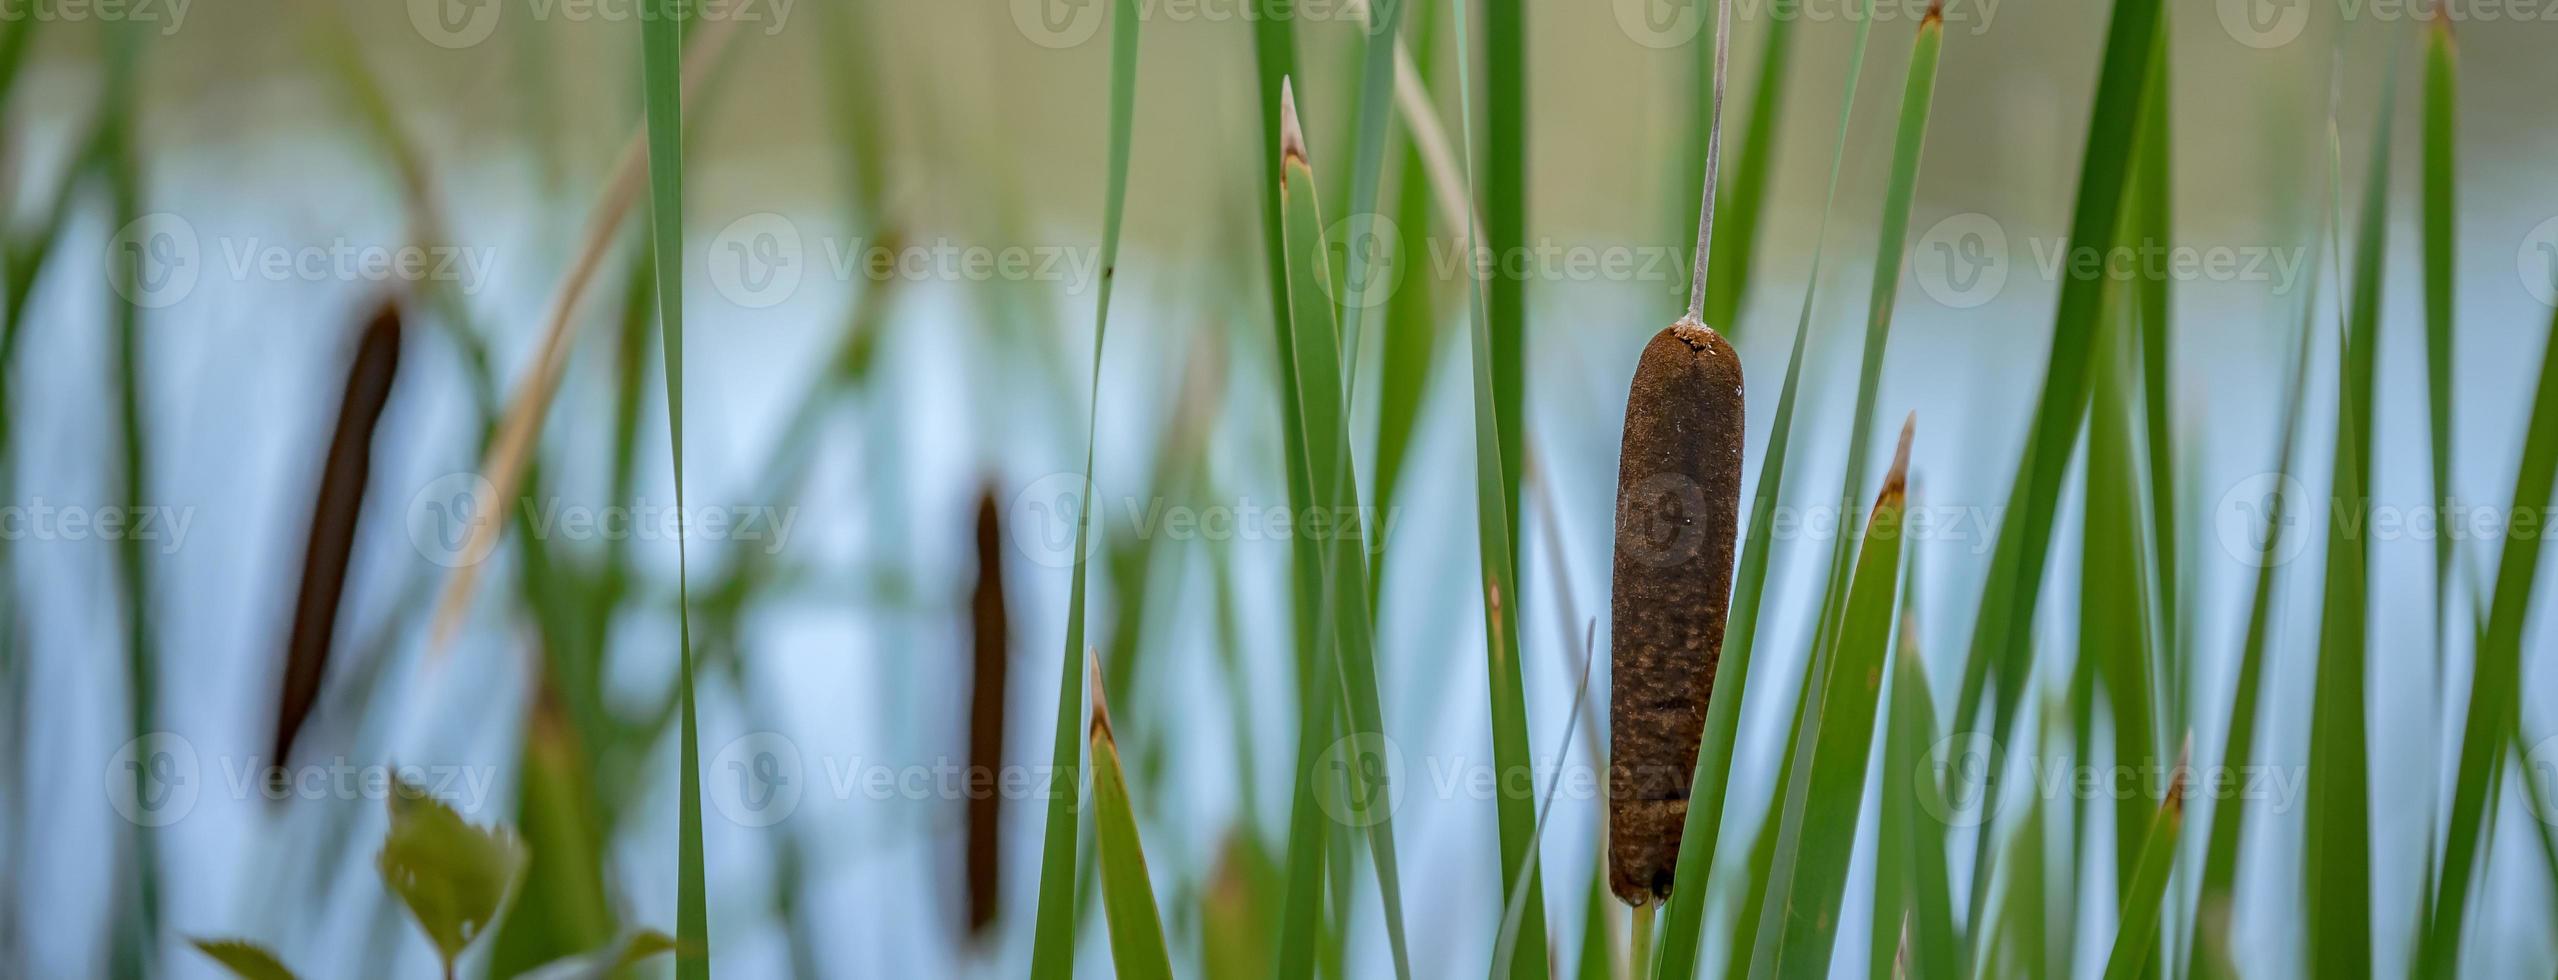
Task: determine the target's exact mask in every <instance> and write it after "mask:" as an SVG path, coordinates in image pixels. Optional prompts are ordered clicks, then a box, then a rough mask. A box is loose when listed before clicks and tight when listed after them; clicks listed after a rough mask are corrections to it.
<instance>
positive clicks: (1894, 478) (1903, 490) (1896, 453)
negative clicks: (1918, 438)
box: [1883, 412, 1918, 500]
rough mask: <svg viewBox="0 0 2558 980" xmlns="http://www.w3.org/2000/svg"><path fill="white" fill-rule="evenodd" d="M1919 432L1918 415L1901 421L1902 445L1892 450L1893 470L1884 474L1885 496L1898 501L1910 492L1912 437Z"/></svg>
mask: <svg viewBox="0 0 2558 980" xmlns="http://www.w3.org/2000/svg"><path fill="white" fill-rule="evenodd" d="M1917 430H1918V413H1917V412H1911V413H1910V414H1909V417H1908V418H1905V419H1902V420H1901V444H1900V446H1899V447H1897V448H1895V449H1893V450H1892V468H1891V469H1890V470H1888V471H1886V472H1885V473H1884V474H1883V496H1885V497H1887V498H1891V499H1894V500H1898V499H1900V498H1902V497H1904V496H1907V495H1908V494H1909V492H1910V436H1911V435H1912V434H1914V433H1915V432H1916V431H1917Z"/></svg>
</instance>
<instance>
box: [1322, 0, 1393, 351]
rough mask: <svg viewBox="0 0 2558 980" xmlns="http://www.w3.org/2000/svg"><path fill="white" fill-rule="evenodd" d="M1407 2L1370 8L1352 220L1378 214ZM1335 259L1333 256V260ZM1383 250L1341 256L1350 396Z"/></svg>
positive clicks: (1353, 153)
mask: <svg viewBox="0 0 2558 980" xmlns="http://www.w3.org/2000/svg"><path fill="white" fill-rule="evenodd" d="M1403 8H1404V4H1403V3H1402V0H1386V2H1383V3H1377V4H1371V5H1369V6H1368V16H1367V23H1366V25H1365V27H1364V28H1363V29H1362V32H1363V33H1364V34H1365V35H1366V37H1365V39H1364V40H1363V41H1362V43H1361V50H1360V58H1359V107H1358V110H1357V113H1358V116H1357V118H1358V122H1357V124H1356V125H1357V126H1358V130H1357V132H1356V135H1355V138H1354V139H1353V141H1352V145H1351V150H1350V215H1351V217H1352V218H1353V219H1356V218H1357V217H1358V216H1360V215H1373V214H1375V213H1377V184H1378V182H1379V181H1380V180H1381V179H1383V171H1384V169H1385V159H1386V142H1387V124H1388V123H1389V122H1392V121H1393V118H1394V73H1395V47H1396V44H1397V41H1396V40H1395V38H1396V35H1397V33H1398V31H1399V30H1400V29H1401V27H1402V24H1403ZM1327 257H1329V256H1327ZM1376 258H1377V251H1376V250H1375V249H1370V248H1345V249H1344V250H1343V253H1342V255H1341V261H1342V263H1343V270H1342V272H1343V275H1342V278H1341V282H1340V284H1339V285H1340V287H1341V288H1339V289H1336V290H1334V291H1333V293H1334V296H1335V298H1337V299H1338V300H1339V302H1340V305H1339V306H1338V307H1336V314H1337V316H1338V318H1339V322H1340V324H1341V343H1340V345H1339V346H1340V348H1341V356H1342V361H1343V365H1344V366H1343V368H1342V377H1343V378H1344V379H1345V383H1344V384H1343V386H1342V390H1343V391H1345V392H1348V391H1354V390H1357V387H1358V384H1357V378H1358V377H1359V369H1358V360H1359V350H1360V347H1359V326H1360V323H1361V321H1363V320H1365V319H1366V318H1367V315H1368V313H1369V307H1371V306H1373V305H1375V302H1374V300H1373V299H1372V298H1371V297H1370V295H1369V292H1370V290H1371V289H1372V288H1374V287H1375V285H1376V284H1377V270H1376V269H1375V268H1373V266H1374V260H1375V259H1376Z"/></svg>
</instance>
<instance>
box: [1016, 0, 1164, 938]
mask: <svg viewBox="0 0 2558 980" xmlns="http://www.w3.org/2000/svg"><path fill="white" fill-rule="evenodd" d="M1138 28H1139V21H1138V17H1137V5H1136V0H1117V2H1116V3H1113V4H1112V5H1111V12H1110V163H1109V169H1108V170H1106V171H1104V173H1105V175H1106V176H1105V178H1104V179H1105V181H1106V184H1107V186H1106V189H1105V191H1104V193H1103V202H1102V219H1101V220H1102V225H1101V228H1102V231H1101V283H1100V289H1099V290H1098V291H1097V295H1096V297H1095V299H1094V301H1093V329H1092V374H1091V377H1092V381H1091V389H1092V395H1091V397H1090V399H1089V400H1088V401H1087V402H1086V404H1085V408H1084V412H1085V414H1084V431H1085V437H1084V471H1083V483H1082V488H1081V495H1080V497H1079V498H1078V499H1080V500H1083V501H1085V502H1086V505H1085V506H1079V507H1077V508H1075V550H1074V551H1073V552H1072V554H1074V555H1077V556H1082V555H1086V554H1090V553H1091V552H1090V551H1089V550H1088V549H1087V541H1088V540H1089V539H1090V536H1091V534H1092V510H1093V508H1092V507H1091V506H1090V502H1091V501H1092V499H1093V492H1092V461H1093V446H1094V444H1095V443H1097V442H1099V441H1100V426H1099V420H1100V417H1101V416H1100V412H1101V355H1102V351H1103V349H1104V347H1105V341H1106V340H1107V339H1108V337H1109V334H1110V292H1111V285H1112V283H1113V282H1114V280H1116V279H1117V276H1116V275H1115V273H1116V271H1117V269H1118V265H1119V231H1120V219H1121V216H1122V214H1123V212H1124V211H1125V210H1126V205H1127V200H1128V155H1129V140H1130V135H1131V133H1133V132H1134V130H1135V124H1136V118H1135V117H1136V101H1137V35H1138ZM1089 564H1090V563H1089V562H1086V561H1081V560H1078V561H1076V562H1075V564H1074V570H1073V571H1072V572H1071V573H1070V576H1069V584H1068V586H1067V590H1066V594H1067V598H1066V640H1065V652H1064V653H1063V654H1062V655H1061V656H1060V657H1059V660H1060V664H1059V671H1058V679H1057V728H1056V732H1055V735H1054V739H1053V741H1052V742H1051V743H1050V745H1051V749H1050V755H1049V773H1050V776H1049V779H1050V784H1049V791H1048V815H1047V820H1046V826H1045V829H1044V831H1043V843H1042V845H1041V849H1040V858H1039V904H1038V912H1037V917H1036V924H1035V925H1034V927H1033V931H1032V936H1031V953H1030V968H1031V975H1032V976H1034V977H1038V978H1041V980H1051V978H1064V977H1069V976H1072V975H1074V971H1075V848H1076V846H1077V830H1076V826H1077V823H1076V822H1077V820H1078V818H1079V816H1080V810H1081V809H1082V808H1081V807H1080V806H1079V805H1078V804H1079V799H1078V797H1079V796H1080V795H1081V792H1082V778H1083V777H1082V768H1081V766H1080V762H1081V755H1082V753H1081V752H1080V746H1081V743H1082V739H1081V738H1080V737H1079V732H1078V731H1077V730H1078V729H1079V728H1080V727H1081V726H1080V724H1079V722H1080V721H1081V720H1082V719H1081V716H1082V714H1083V706H1084V692H1083V686H1082V681H1083V677H1084V672H1083V671H1082V670H1079V669H1077V667H1078V666H1079V665H1078V664H1077V663H1076V661H1077V660H1080V659H1082V657H1083V656H1084V652H1083V651H1084V607H1085V600H1084V589H1085V566H1087V565H1089Z"/></svg>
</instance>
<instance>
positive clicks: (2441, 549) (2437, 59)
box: [2424, 10, 2460, 683]
mask: <svg viewBox="0 0 2558 980" xmlns="http://www.w3.org/2000/svg"><path fill="white" fill-rule="evenodd" d="M2459 104H2460V95H2459V65H2458V60H2457V57H2456V54H2455V52H2454V50H2453V48H2452V43H2451V22H2450V21H2449V20H2445V19H2443V18H2442V17H2441V16H2440V10H2437V11H2436V17H2435V18H2434V22H2433V28H2432V30H2431V31H2429V32H2428V33H2427V34H2426V38H2425V99H2424V113H2425V116H2424V127H2425V133H2424V154H2425V163H2424V167H2425V169H2424V235H2425V256H2424V261H2425V379H2426V385H2425V391H2426V394H2427V395H2428V396H2429V397H2428V407H2429V408H2430V409H2431V410H2432V412H2431V418H2432V421H2433V433H2432V435H2433V440H2432V441H2433V450H2434V472H2433V478H2434V483H2433V487H2434V499H2436V500H2442V499H2446V498H2448V497H2450V496H2451V458H2452V424H2451V422H2452V394H2451V383H2452V381H2451V373H2452V372H2451V364H2452V345H2453V333H2452V295H2453V288H2454V287H2453V283H2452V268H2453V265H2454V248H2455V246H2456V244H2457V242H2458V229H2457V227H2456V225H2457V223H2458V217H2459V214H2458V210H2457V208H2458V203H2457V195H2456V193H2455V191H2454V186H2455V185H2456V183H2457V181H2458V176H2459V171H2458V167H2457V166H2456V165H2455V163H2454V159H2455V153H2456V150H2457V147H2458V132H2459V115H2460V114H2459V108H2458V107H2459ZM2451 555H2452V536H2451V535H2449V534H2437V535H2434V616H2435V622H2434V634H2435V643H2434V667H2435V676H2437V677H2439V676H2441V673H2442V650H2443V640H2442V631H2443V628H2444V626H2445V625H2446V623H2445V622H2444V621H2445V620H2446V619H2447V618H2448V617H2449V615H2450V613H2449V609H2448V604H2449V601H2450V595H2451ZM2437 683H2440V682H2439V681H2437Z"/></svg>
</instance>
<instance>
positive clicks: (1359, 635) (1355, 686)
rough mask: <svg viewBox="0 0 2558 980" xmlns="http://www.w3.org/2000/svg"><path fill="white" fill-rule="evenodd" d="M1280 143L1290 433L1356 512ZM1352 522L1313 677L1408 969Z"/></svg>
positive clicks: (1331, 330) (1291, 171) (1313, 280)
mask: <svg viewBox="0 0 2558 980" xmlns="http://www.w3.org/2000/svg"><path fill="white" fill-rule="evenodd" d="M1283 111H1286V110H1283ZM1280 125H1281V127H1282V129H1283V134H1284V133H1285V132H1287V131H1289V130H1293V129H1294V128H1295V126H1296V123H1295V122H1294V120H1293V117H1284V118H1283V119H1282V120H1281V123H1280ZM1280 147H1281V148H1280V154H1281V157H1282V159H1281V163H1280V183H1279V196H1280V204H1281V208H1282V210H1283V211H1284V212H1285V216H1286V222H1285V224H1284V225H1283V226H1282V227H1283V228H1284V229H1285V232H1286V240H1287V245H1288V251H1287V253H1286V254H1287V255H1288V293H1289V320H1290V325H1291V328H1292V331H1293V332H1292V335H1291V337H1290V348H1291V349H1292V350H1293V351H1294V353H1295V358H1296V359H1295V363H1294V364H1292V365H1291V374H1292V376H1293V377H1294V378H1295V381H1296V386H1297V403H1298V405H1299V406H1300V407H1301V408H1302V409H1303V410H1304V416H1303V417H1304V421H1305V428H1304V430H1303V431H1301V432H1299V433H1297V435H1296V438H1298V439H1300V440H1302V447H1303V450H1302V451H1303V452H1304V454H1305V459H1306V461H1307V463H1308V475H1309V476H1310V478H1311V483H1312V486H1313V487H1314V488H1315V491H1316V496H1315V498H1314V500H1315V502H1316V504H1317V505H1318V506H1322V507H1325V508H1329V509H1331V511H1332V512H1333V513H1339V514H1347V513H1357V512H1358V502H1359V483H1358V476H1357V474H1356V473H1355V472H1354V471H1353V470H1354V468H1353V466H1352V465H1351V452H1350V443H1351V433H1350V403H1349V398H1348V391H1347V388H1346V387H1345V385H1344V380H1343V377H1342V351H1341V346H1340V345H1341V333H1340V331H1339V329H1338V328H1337V327H1336V326H1335V324H1334V319H1333V305H1332V300H1331V296H1332V295H1333V289H1332V286H1331V283H1330V282H1329V281H1328V277H1329V276H1330V275H1331V272H1332V270H1331V268H1330V263H1328V262H1326V261H1324V257H1325V256H1329V255H1330V254H1332V252H1331V249H1330V248H1328V247H1326V245H1325V240H1324V237H1323V227H1324V226H1323V213H1322V212H1323V208H1322V205H1321V203H1320V202H1319V201H1318V199H1317V195H1316V192H1315V183H1314V170H1313V168H1312V167H1311V166H1310V165H1309V163H1308V162H1307V160H1306V157H1305V148H1304V146H1303V143H1302V142H1301V141H1299V142H1293V143H1292V142H1291V141H1290V140H1289V139H1288V138H1286V137H1285V136H1284V135H1283V138H1282V139H1281V142H1280ZM1355 530H1356V531H1358V532H1359V533H1344V534H1335V535H1326V536H1325V540H1324V541H1322V542H1321V543H1320V545H1319V550H1320V551H1321V552H1322V555H1323V561H1322V566H1321V567H1322V573H1323V575H1322V587H1321V591H1320V592H1318V593H1317V595H1318V596H1319V605H1318V609H1319V611H1320V616H1319V618H1320V620H1321V622H1322V623H1323V624H1324V627H1325V628H1324V629H1322V630H1320V631H1319V632H1318V634H1317V637H1318V642H1320V643H1325V644H1329V645H1330V646H1331V647H1332V648H1333V656H1332V657H1331V659H1332V661H1333V664H1334V666H1335V668H1336V669H1337V670H1338V672H1339V674H1338V677H1337V678H1331V677H1318V678H1315V681H1314V682H1315V683H1316V684H1318V685H1321V684H1327V683H1335V682H1337V683H1339V684H1340V685H1341V691H1342V693H1343V694H1344V695H1345V700H1344V701H1343V706H1344V707H1346V708H1347V709H1348V711H1349V713H1348V714H1347V715H1346V716H1344V720H1345V721H1346V722H1347V723H1348V725H1349V729H1348V736H1349V739H1350V745H1351V747H1352V750H1353V755H1352V756H1351V759H1352V761H1354V762H1356V763H1358V765H1357V767H1356V769H1355V773H1356V775H1357V776H1358V780H1357V782H1356V783H1355V784H1354V788H1355V790H1356V791H1357V792H1359V793H1361V794H1370V795H1369V796H1362V797H1356V798H1354V799H1356V800H1357V801H1358V803H1359V806H1358V807H1357V812H1356V813H1355V814H1353V816H1355V817H1356V818H1357V819H1356V822H1358V823H1361V824H1363V825H1365V826H1366V828H1367V831H1368V843H1369V850H1370V852H1371V857H1372V858H1373V859H1374V860H1375V862H1376V869H1377V887H1378V891H1379V892H1380V894H1381V895H1382V896H1383V898H1384V900H1385V906H1386V936H1387V941H1388V944H1389V945H1390V946H1391V947H1392V949H1393V953H1394V961H1395V966H1396V975H1397V976H1408V975H1409V973H1410V969H1409V966H1408V965H1407V964H1408V957H1407V954H1406V952H1405V947H1404V938H1403V937H1404V932H1403V912H1402V907H1403V901H1402V889H1401V886H1400V884H1399V883H1398V881H1397V873H1396V863H1395V850H1394V824H1393V821H1392V820H1391V819H1389V814H1388V812H1387V810H1385V809H1384V808H1383V807H1382V803H1383V802H1384V801H1383V799H1382V798H1374V797H1373V794H1382V793H1385V792H1386V791H1387V786H1386V784H1385V781H1384V776H1383V773H1384V772H1385V768H1384V758H1383V756H1382V754H1381V753H1382V751H1383V744H1382V741H1383V739H1384V736H1385V720H1384V716H1383V707H1382V699H1381V698H1380V697H1379V695H1378V693H1377V668H1376V662H1375V648H1374V644H1375V628H1374V626H1373V624H1372V623H1371V622H1370V619H1369V615H1368V555H1367V552H1366V548H1365V547H1364V545H1365V543H1366V542H1367V541H1368V535H1367V533H1366V532H1367V530H1368V529H1365V528H1361V529H1355ZM1315 761H1316V760H1314V759H1312V758H1307V759H1300V760H1299V763H1298V764H1299V765H1300V766H1311V765H1314V764H1315ZM1372 762H1373V763H1374V764H1373V765H1370V764H1369V763H1372ZM1540 952H1542V950H1540Z"/></svg>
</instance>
